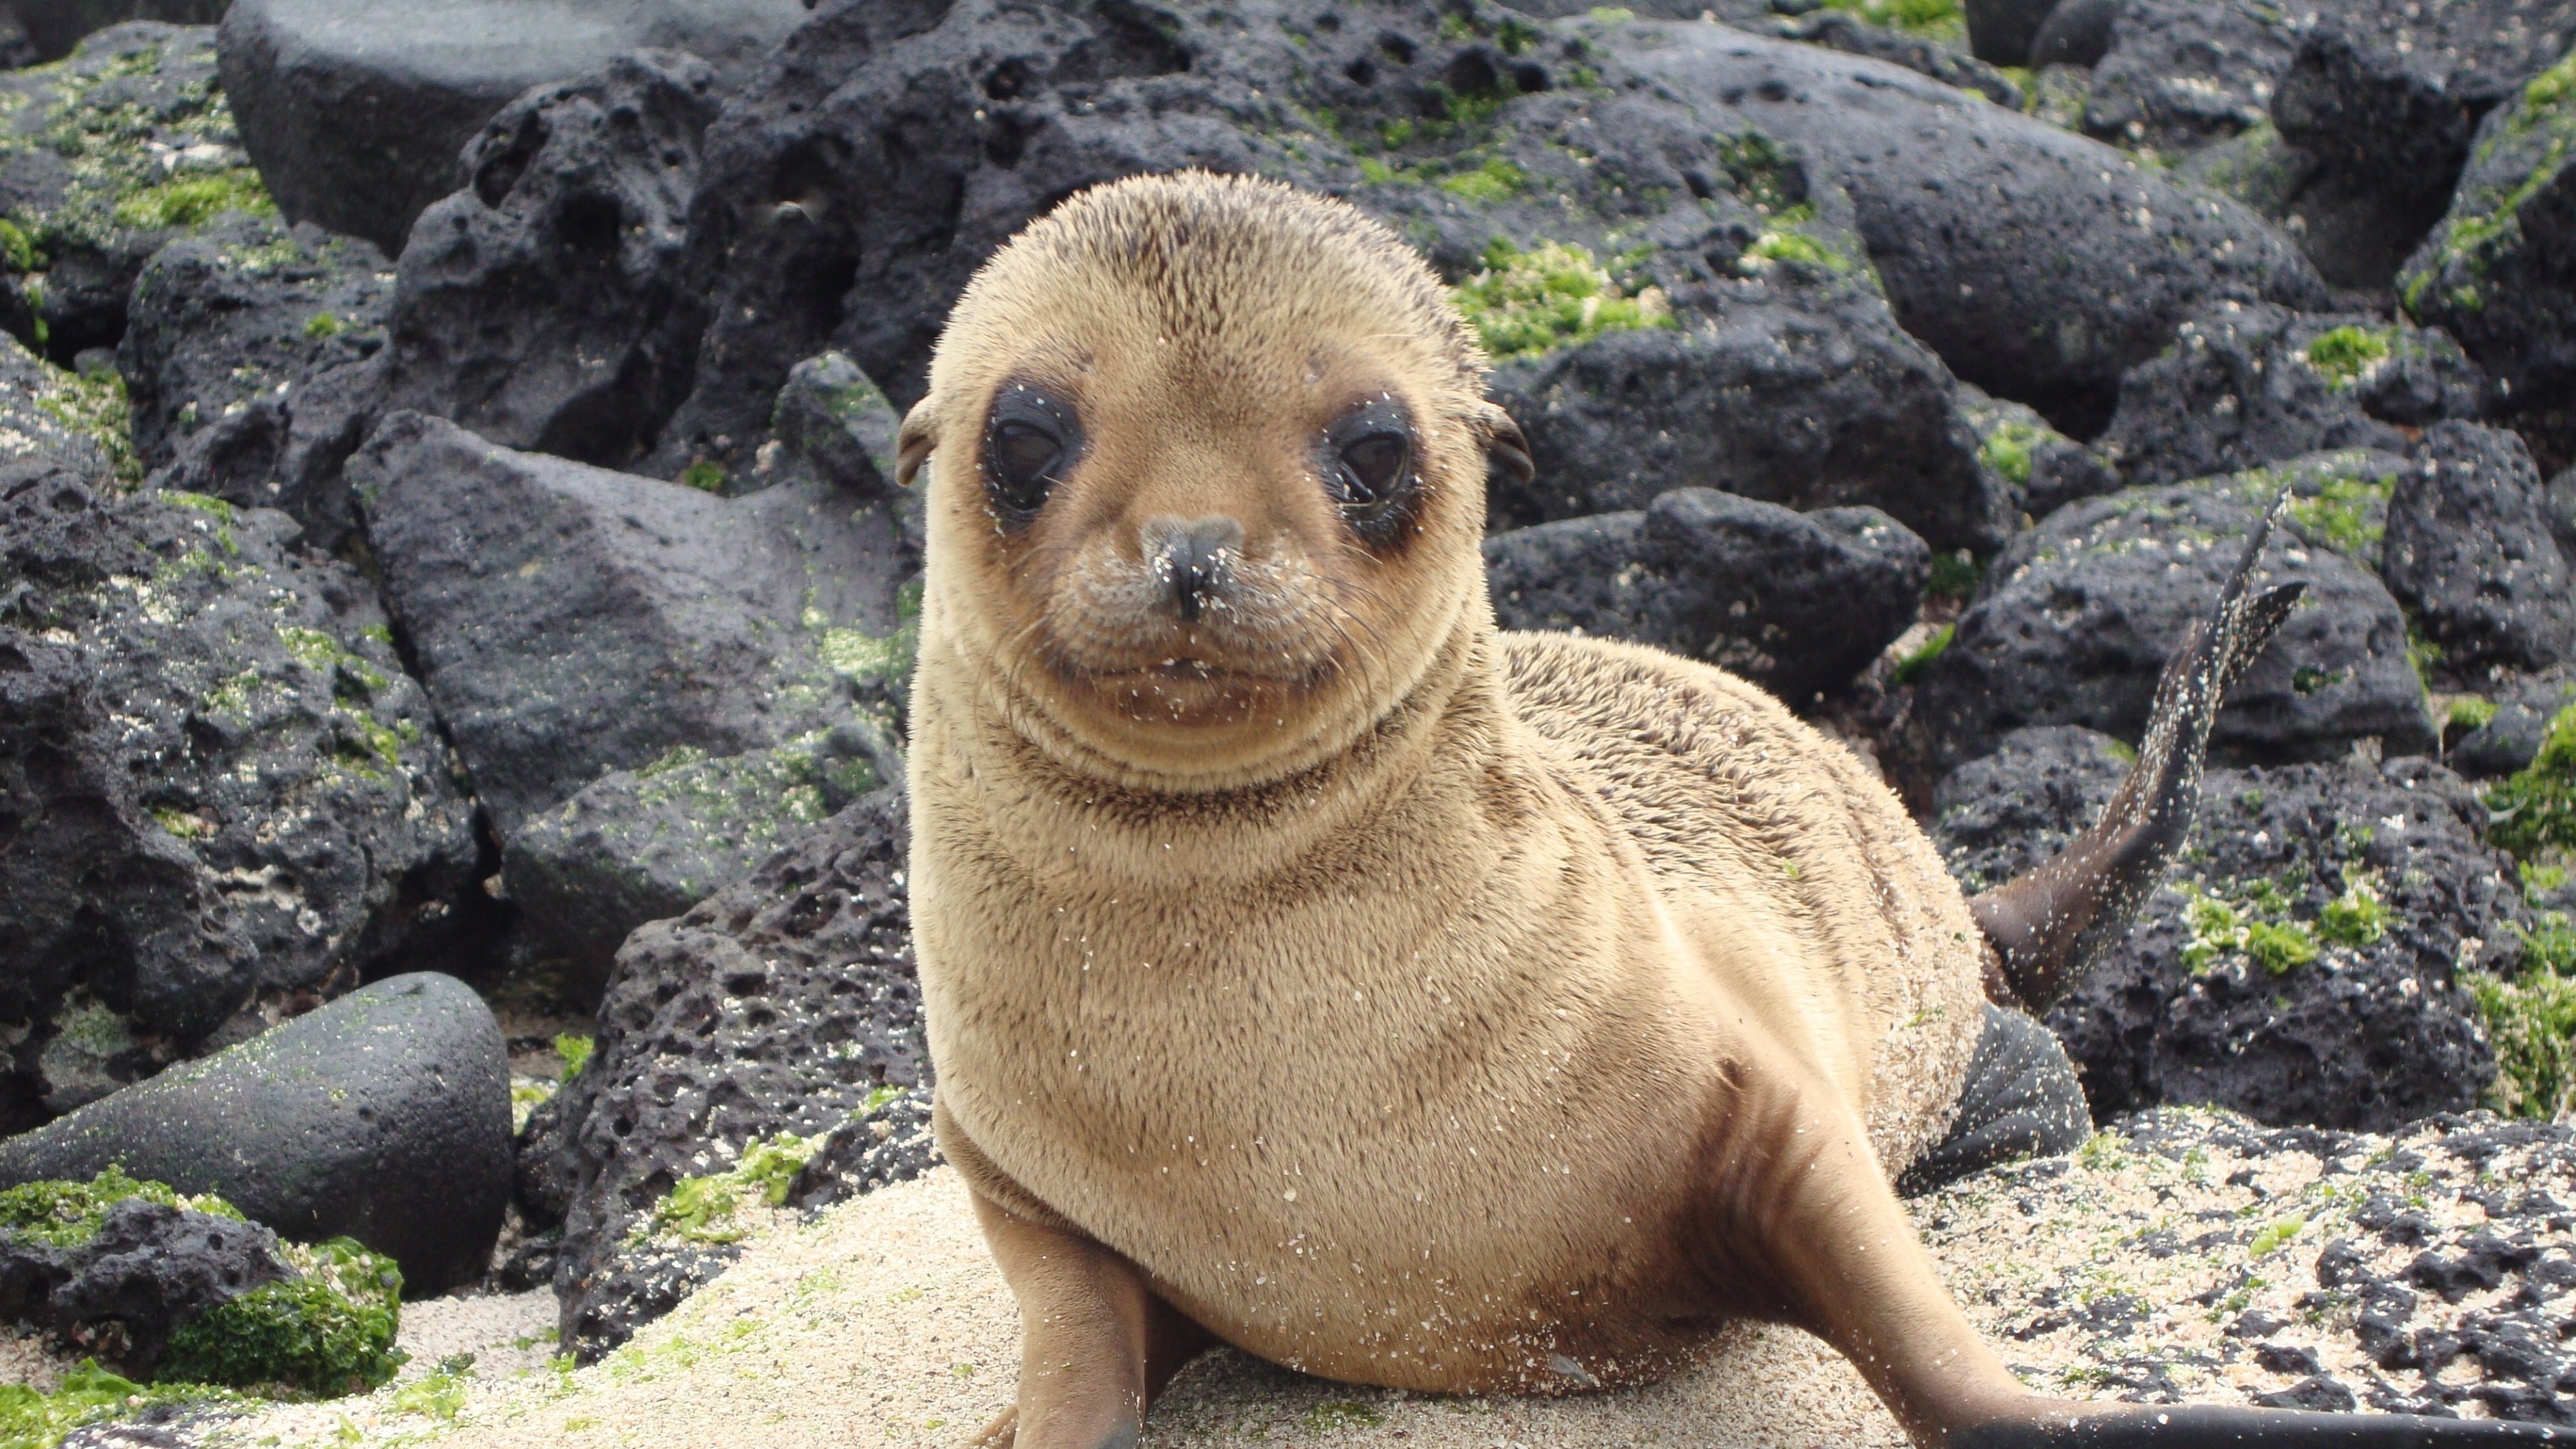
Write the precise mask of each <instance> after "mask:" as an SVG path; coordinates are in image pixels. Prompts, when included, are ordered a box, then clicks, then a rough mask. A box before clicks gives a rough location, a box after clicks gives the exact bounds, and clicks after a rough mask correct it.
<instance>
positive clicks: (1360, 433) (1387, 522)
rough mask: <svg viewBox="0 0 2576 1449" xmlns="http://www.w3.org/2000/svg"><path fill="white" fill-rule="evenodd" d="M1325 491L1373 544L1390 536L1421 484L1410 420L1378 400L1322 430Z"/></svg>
mask: <svg viewBox="0 0 2576 1449" xmlns="http://www.w3.org/2000/svg"><path fill="white" fill-rule="evenodd" d="M1323 444H1324V452H1323V455H1322V457H1321V459H1320V460H1319V461H1320V464H1321V471H1322V472H1323V475H1324V486H1325V488H1326V489H1327V490H1328V491H1329V492H1330V493H1331V494H1332V497H1333V502H1334V503H1336V504H1338V505H1340V507H1341V511H1342V517H1343V518H1344V519H1346V520H1348V521H1349V523H1350V525H1351V527H1352V528H1354V529H1356V530H1358V531H1359V533H1360V534H1361V535H1362V536H1363V537H1365V538H1367V539H1369V540H1370V541H1371V542H1373V543H1383V542H1385V541H1386V540H1388V539H1391V538H1393V537H1394V536H1395V534H1396V530H1397V525H1398V523H1399V522H1400V521H1401V519H1402V518H1403V517H1405V516H1406V514H1407V511H1408V510H1407V507H1406V505H1407V504H1408V503H1409V502H1410V501H1411V499H1412V497H1413V495H1414V494H1415V492H1416V491H1418V489H1419V487H1420V484H1421V479H1420V478H1419V476H1418V475H1417V474H1416V473H1415V471H1414V467H1413V419H1412V418H1411V417H1410V416H1408V415H1407V414H1406V413H1405V411H1404V405H1403V404H1402V403H1399V402H1397V401H1396V400H1395V399H1394V398H1392V397H1387V396H1384V395H1380V396H1378V397H1374V398H1371V399H1370V400H1368V401H1367V402H1364V403H1361V404H1360V405H1359V406H1357V407H1355V408H1352V409H1351V410H1350V411H1349V412H1347V413H1344V414H1343V415H1342V416H1341V417H1339V418H1337V419H1335V420H1334V422H1333V424H1332V426H1330V427H1328V428H1326V429H1325V430H1324V436H1323Z"/></svg>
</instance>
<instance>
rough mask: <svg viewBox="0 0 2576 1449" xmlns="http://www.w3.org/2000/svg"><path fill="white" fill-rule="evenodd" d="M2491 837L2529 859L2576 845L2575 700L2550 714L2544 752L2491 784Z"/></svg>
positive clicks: (2497, 842) (2489, 832) (2489, 805)
mask: <svg viewBox="0 0 2576 1449" xmlns="http://www.w3.org/2000/svg"><path fill="white" fill-rule="evenodd" d="M2487 810H2488V811H2489V813H2490V820H2489V823H2488V826H2487V839H2489V840H2491V841H2493V842H2494V843H2496V844H2497V845H2501V846H2503V847H2504V848H2505V849H2507V850H2509V851H2512V852H2513V853H2514V854H2515V855H2516V856H2518V857H2521V858H2523V859H2526V860H2527V859H2530V858H2531V857H2533V856H2535V855H2538V854H2539V853H2541V852H2542V851H2545V850H2552V849H2555V850H2569V849H2576V705H2570V706H2568V707H2567V708H2565V709H2562V710H2560V711H2559V712H2558V713H2557V714H2555V715H2553V716H2551V717H2550V721H2549V733H2548V734H2547V735H2546V736H2545V737H2544V738H2543V739H2542V740H2541V743H2540V753H2539V754H2538V755H2537V756H2535V757H2534V758H2533V759H2532V762H2531V764H2530V765H2529V767H2527V768H2525V769H2524V770H2523V771H2522V772H2521V773H2519V774H2516V775H2511V776H2508V777H2506V778H2505V779H2502V780H2499V781H2497V782H2496V783H2495V784H2494V785H2493V786H2491V787H2489V789H2488V790H2487Z"/></svg>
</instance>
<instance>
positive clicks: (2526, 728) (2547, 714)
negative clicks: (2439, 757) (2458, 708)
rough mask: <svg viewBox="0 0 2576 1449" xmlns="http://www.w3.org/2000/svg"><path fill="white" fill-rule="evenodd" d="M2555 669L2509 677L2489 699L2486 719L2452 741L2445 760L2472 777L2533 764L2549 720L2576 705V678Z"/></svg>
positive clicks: (2482, 777)
mask: <svg viewBox="0 0 2576 1449" xmlns="http://www.w3.org/2000/svg"><path fill="white" fill-rule="evenodd" d="M2565 674H2566V671H2564V670H2552V671H2550V672H2549V673H2548V674H2545V675H2542V676H2540V677H2538V678H2529V679H2510V678H2509V679H2507V680H2505V681H2504V682H2503V683H2502V686H2501V687H2500V688H2497V689H2495V690H2494V691H2493V692H2494V695H2495V697H2494V698H2493V699H2491V700H2489V701H2488V702H2489V703H2491V704H2493V705H2494V706H2495V713H2494V714H2493V715H2491V716H2489V717H2488V719H2487V721H2486V723H2484V724H2482V725H2479V726H2478V727H2477V728H2476V729H2473V730H2467V731H2464V732H2462V733H2461V734H2460V736H2459V738H2457V739H2456V740H2453V741H2452V742H2451V747H2450V749H2449V750H2448V751H2447V752H2446V753H2445V754H2444V756H2443V762H2444V763H2446V764H2448V765H2449V766H2450V767H2451V768H2452V769H2454V770H2457V771H2459V772H2460V773H2461V774H2463V775H2466V776H2468V777H2469V778H2471V779H2473V780H2491V779H2497V778H2500V777H2502V776H2505V775H2511V774H2514V773H2516V772H2518V771H2521V770H2524V769H2527V768H2529V767H2530V765H2531V762H2532V760H2533V759H2534V758H2535V757H2536V756H2538V755H2539V753H2540V746H2541V742H2542V741H2543V740H2545V739H2546V738H2547V737H2548V735H2549V721H2550V720H2551V719H2553V718H2554V717H2556V715H2557V714H2558V712H2559V711H2560V710H2562V709H2565V708H2566V707H2567V706H2569V705H2571V704H2576V680H2570V679H2568V678H2566V677H2565Z"/></svg>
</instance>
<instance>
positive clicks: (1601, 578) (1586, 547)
mask: <svg viewBox="0 0 2576 1449" xmlns="http://www.w3.org/2000/svg"><path fill="white" fill-rule="evenodd" d="M1931 570H1932V552H1931V550H1930V549H1929V548H1927V547H1925V546H1924V543H1923V540H1922V539H1920V538H1917V537H1916V536H1915V535H1914V534H1913V533H1912V532H1910V531H1909V530H1907V529H1906V528H1905V526H1904V525H1902V524H1900V523H1898V522H1897V521H1896V520H1894V519H1892V518H1890V517H1888V516H1887V515H1886V514H1884V513H1881V512H1879V511H1878V510H1877V509H1875V508H1826V509H1818V510H1816V511H1815V512H1812V513H1798V512H1794V511H1792V510H1790V509H1786V508H1782V507H1780V506H1778V505H1777V504H1770V503H1759V502H1755V501H1753V500H1751V499H1747V498H1737V497H1734V496H1732V495H1730V494H1725V493H1719V492H1715V491H1713V490H1711V489H1706V488H1677V489H1674V490H1673V491H1671V492H1669V493H1666V494H1664V495H1662V496H1661V497H1659V498H1657V499H1656V500H1655V501H1654V502H1653V503H1651V504H1648V505H1647V506H1646V507H1645V508H1644V509H1643V510H1641V511H1637V512H1629V513H1606V514H1601V515H1599V516H1597V517H1592V518H1578V519H1569V520H1567V521H1565V522H1562V523H1549V524H1542V525H1540V526H1538V527H1536V528H1526V529H1520V530H1517V531H1515V532H1511V533H1502V534H1495V535H1492V536H1490V537H1488V538H1487V539H1486V540H1485V573H1486V578H1487V580H1488V582H1489V584H1490V586H1491V591H1492V595H1493V601H1494V616H1495V618H1496V620H1498V621H1499V622H1500V623H1501V624H1502V626H1503V627H1504V628H1506V629H1570V630H1572V631H1574V632H1576V633H1580V634H1590V635H1595V636H1599V637H1603V638H1612V639H1627V640H1632V641H1634V642H1637V643H1641V644H1652V645H1655V646H1657V647H1659V648H1664V649H1670V650H1672V651H1673V652H1675V653H1677V654H1681V655H1684V656H1686V657H1689V658H1695V659H1704V660H1707V661H1708V662H1709V663H1711V664H1715V665H1717V666H1718V667H1720V668H1722V669H1727V670H1730V671H1732V672H1734V673H1736V674H1740V675H1742V676H1744V677H1745V678H1747V679H1750V680H1752V681H1753V682H1755V683H1756V684H1759V685H1761V686H1762V687H1763V688H1765V689H1768V690H1770V691H1771V692H1772V693H1774V694H1777V695H1779V696H1780V697H1781V698H1782V699H1785V700H1788V701H1790V702H1791V703H1792V704H1800V703H1804V702H1805V701H1807V700H1808V699H1810V698H1812V697H1813V696H1814V695H1815V694H1816V693H1817V692H1818V691H1820V690H1826V689H1831V688H1833V687H1835V686H1837V685H1840V684H1844V683H1847V682H1848V681H1849V680H1850V679H1851V678H1852V677H1853V676H1854V675H1857V674H1859V673H1860V672H1861V671H1862V670H1863V669H1866V668H1868V667H1869V665H1870V662H1871V661H1872V660H1874V659H1876V658H1877V657H1878V656H1879V654H1880V652H1881V651H1882V650H1884V649H1885V648H1886V647H1887V645H1888V644H1889V643H1890V642H1891V641H1892V640H1894V639H1895V638H1896V636H1897V635H1899V634H1902V633H1904V632H1905V630H1906V629H1907V627H1908V626H1910V625H1911V624H1913V622H1914V619H1915V614H1916V610H1917V606H1918V604H1919V603H1920V601H1921V599H1922V596H1923V584H1924V581H1925V580H1926V579H1927V578H1928V577H1929V576H1930V574H1931Z"/></svg>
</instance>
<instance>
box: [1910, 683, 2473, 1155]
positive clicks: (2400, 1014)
mask: <svg viewBox="0 0 2576 1449" xmlns="http://www.w3.org/2000/svg"><path fill="white" fill-rule="evenodd" d="M2124 753H2125V751H2124V748H2123V747H2120V746H2118V745H2117V742H2116V741H2112V740H2110V739H2107V738H2106V737H2103V736H2100V735H2097V734H2093V733H2091V732H2089V731H2083V730H2074V729H2065V728H2057V729H2033V730H2023V731H2020V732H2018V733H2015V734H2012V735H2009V736H2007V737H2006V738H2005V739H2004V740H2003V742H2002V745H2001V747H2000V748H1999V749H1998V750H1997V751H1996V752H1995V753H1994V754H1992V755H1989V756H1986V757H1985V758H1983V759H1980V760H1976V761H1973V762H1971V763H1970V764H1968V765H1965V766H1963V767H1961V768H1960V769H1959V770H1958V771H1956V772H1955V773H1953V774H1952V775H1951V776H1950V778H1949V779H1948V780H1946V781H1944V782H1943V784H1942V785H1941V787H1940V790H1939V792H1938V793H1937V795H1936V796H1935V799H1934V805H1933V812H1934V813H1933V826H1932V829H1933V835H1934V838H1935V840H1936V841H1937V842H1938V843H1939V844H1940V845H1941V846H1942V849H1943V853H1944V855H1945V856H1947V857H1948V859H1949V860H1950V862H1951V868H1952V870H1953V871H1954V872H1957V873H1958V874H1959V876H1960V880H1961V883H1962V884H1963V885H1965V886H1967V887H1969V888H1970V889H1983V888H1985V887H1988V886H1991V885H1995V884H1999V883H2000V882H2001V881H2002V880H2005V879H2009V878H2010V877H2011V876H2013V875H2015V874H2018V873H2020V872H2021V871H2023V870H2026V869H2028V868H2029V867H2030V866H2031V865H2034V864H2036V863H2037V862H2039V861H2041V860H2044V859H2046V858H2047V857H2048V856H2049V855H2050V854H2053V853H2054V852H2055V851H2056V850H2057V849H2059V848H2061V847H2062V845H2063V843H2064V841H2065V840H2066V839H2067V838H2068V837H2069V836H2071V835H2072V834H2073V833H2074V832H2075V831H2077V830H2080V829H2082V828H2083V827H2084V826H2086V825H2088V824H2090V823H2091V821H2092V820H2093V819H2094V818H2095V817H2096V816H2097V815H2098V814H2099V813H2100V810H2101V807H2102V805H2103V804H2104V803H2105V802H2106V801H2107V800H2108V799H2109V797H2110V794H2111V792H2112V791H2113V790H2114V789H2116V788H2117V787H2118V784H2119V781H2120V777H2121V776H2122V775H2123V774H2124V773H2125V772H2126V770H2127V768H2128V762H2127V760H2126V759H2125V758H2123V756H2124ZM2484 819H2485V812H2484V808H2483V807H2482V806H2481V805H2480V804H2479V803H2478V801H2477V798H2476V796H2475V795H2474V794H2472V793H2471V792H2470V791H2469V789H2468V788H2467V787H2466V785H2464V784H2463V783H2462V782H2461V781H2460V780H2459V779H2458V777H2456V776H2454V775H2452V774H2451V773H2450V772H2449V771H2447V770H2445V769H2442V768H2441V767H2440V766H2438V765H2434V764H2431V763H2429V762H2427V761H2425V760H2422V759H2405V760H2393V761H2391V762H2389V764H2388V765H2387V766H2386V767H2385V768H2384V769H2383V768H2379V767H2374V766H2369V765H2366V764H2362V763H2359V762H2356V761H2352V760H2339V761H2334V762H2330V763H2324V764H2312V765H2288V766H2276V767H2253V768H2247V769H2217V770H2212V771H2211V772H2210V773H2209V775H2208V777H2207V779H2206V780H2205V782H2204V783H2203V785H2202V787H2201V818H2200V822H2199V824H2198V825H2197V827H2196V828H2195V829H2194V831H2193V833H2192V835H2191V837H2190V840H2189V842H2188V843H2187V844H2186V845H2185V847H2184V849H2183V851H2182V854H2181V856H2180V857H2179V859H2178V860H2177V862H2176V865H2175V868H2174V872H2173V876H2172V879H2171V882H2170V883H2169V884H2167V885H2166V886H2165V887H2164V888H2163V889H2161V890H2159V891H2158V892H2157V893H2156V894H2155V895H2154V896H2153V897H2151V898H2150V899H2149V901H2148V903H2147V906H2146V908H2145V910H2144V911H2143V912H2142V913H2141V916H2140V919H2139V922H2138V925H2137V926H2136V928H2135V929H2134V930H2132V931H2131V932H2130V934H2129V937H2128V939H2127V940H2126V941H2125V942H2123V943H2122V944H2121V945H2120V947H2119V948H2118V949H2117V950H2115V951H2114V952H2113V953H2112V954H2111V955H2110V956H2109V957H2107V958H2106V959H2104V960H2103V962H2102V963H2101V964H2100V965H2099V966H2097V967H2096V968H2095V970H2094V972H2093V974H2092V976H2091V977H2090V978H2089V979H2087V980H2085V981H2082V982H2079V983H2077V984H2076V985H2075V987H2074V988H2073V990H2072V991H2071V992H2070V993H2069V995H2068V997H2067V998H2066V999H2065V1000H2064V1001H2062V1002H2060V1003H2059V1004H2058V1005H2057V1006H2056V1007H2055V1008H2054V1009H2053V1010H2052V1011H2050V1012H2049V1013H2048V1022H2049V1025H2050V1026H2051V1027H2053V1028H2054V1029H2055V1030H2056V1032H2057V1034H2058V1038H2059V1040H2060V1041H2062V1042H2063V1043H2064V1044H2065V1046H2066V1049H2067V1052H2068V1054H2069V1055H2070V1056H2072V1057H2073V1058H2074V1059H2075V1061H2076V1063H2077V1066H2078V1068H2079V1070H2080V1071H2081V1072H2082V1074H2083V1077H2084V1087H2085V1094H2086V1096H2087V1097H2088V1098H2089V1099H2090V1100H2091V1102H2092V1105H2093V1111H2094V1115H2095V1116H2096V1118H2097V1119H2098V1118H2107V1117H2110V1116H2113V1115H2116V1114H2119V1113H2124V1112H2130V1111H2135V1110H2137V1109H2139V1108H2142V1107H2148V1106H2154V1105H2158V1104H2177V1105H2179V1104H2201V1105H2211V1106H2221V1107H2229V1108H2233V1109H2234V1110H2236V1111H2240V1112H2244V1113H2246V1114H2247V1115H2249V1116H2253V1117H2255V1118H2256V1119H2258V1120H2261V1121H2266V1122H2274V1123H2319V1124H2324V1125H2328V1126H2336V1127H2363V1128H2370V1129H2374V1130H2375V1129H2380V1128H2386V1127H2391V1126H2394V1125H2396V1124H2398V1123H2401V1122H2405V1121H2409V1120H2411V1119H2413V1118H2415V1117H2419V1116H2421V1115H2423V1114H2424V1113H2427V1112H2433V1111H2446V1110H2462V1109H2465V1108H2467V1107H2469V1106H2471V1105H2473V1104H2474V1103H2475V1102H2476V1101H2477V1099H2478V1094H2479V1091H2480V1089H2481V1088H2482V1087H2483V1086H2484V1085H2485V1083H2486V1082H2487V1080H2488V1079H2489V1078H2491V1077H2492V1076H2493V1075H2494V1072H2495V1064H2494V1059H2493V1057H2492V1055H2491V1054H2490V1052H2489V1050H2488V1046H2487V1042H2486V1038H2485V1035H2484V1033H2483V1031H2482V1030H2481V1028H2480V1027H2479V1025H2478V1021H2479V1017H2478V1013H2477V1010H2476V1008H2475V1007H2474V1006H2473V1005H2472V1004H2471V1003H2470V1001H2469V998H2468V996H2467V994H2466V993H2465V992H2463V991H2462V990H2461V989H2460V988H2459V986H2458V985H2457V984H2456V982H2455V980H2454V968H2455V966H2458V965H2461V964H2464V963H2483V962H2487V960H2488V957H2489V956H2498V957H2499V958H2501V956H2505V955H2511V954H2514V948H2512V947H2511V946H2509V945H2499V946H2496V947H2480V946H2477V945H2475V944H2474V942H2476V941H2480V940H2483V941H2487V942H2499V943H2500V942H2503V941H2506V940H2508V939H2509V938H2510V937H2511V934H2512V932H2511V929H2510V924H2509V923H2511V922H2513V921H2515V920H2517V919H2518V918H2519V917H2520V915H2521V902H2520V899H2519V896H2518V895H2517V893H2516V892H2515V890H2514V888H2513V879H2514V877H2513V870H2512V862H2511V860H2510V859H2508V858H2507V857H2506V856H2504V855H2503V854H2502V853H2501V852H2499V851H2496V850H2492V849H2490V848H2488V847H2487V846H2485V845H2484V844H2483V843H2481V840H2480V827H2481V825H2482V824H2483V821H2484ZM2481 952H2483V953H2484V954H2481Z"/></svg>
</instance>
